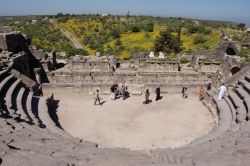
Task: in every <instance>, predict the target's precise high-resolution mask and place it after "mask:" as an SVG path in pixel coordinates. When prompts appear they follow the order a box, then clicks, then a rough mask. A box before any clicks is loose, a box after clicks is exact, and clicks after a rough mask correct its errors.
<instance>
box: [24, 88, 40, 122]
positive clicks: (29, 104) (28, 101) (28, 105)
mask: <svg viewBox="0 0 250 166" xmlns="http://www.w3.org/2000/svg"><path fill="white" fill-rule="evenodd" d="M26 93H28V94H27V98H26V102H25V104H26V109H27V112H28V114H29V115H30V117H31V118H32V122H33V123H35V124H36V125H39V120H38V119H37V117H36V116H35V114H34V113H33V111H32V100H33V96H34V92H30V91H27V92H26Z"/></svg>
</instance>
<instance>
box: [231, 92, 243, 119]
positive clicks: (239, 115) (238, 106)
mask: <svg viewBox="0 0 250 166" xmlns="http://www.w3.org/2000/svg"><path fill="white" fill-rule="evenodd" d="M228 97H229V99H230V100H231V102H232V103H233V105H234V107H235V108H236V110H237V115H236V120H237V122H239V123H243V122H245V121H246V117H247V110H246V107H245V106H244V104H243V101H242V100H241V99H240V97H239V96H238V95H237V94H236V93H235V92H233V91H229V93H228Z"/></svg>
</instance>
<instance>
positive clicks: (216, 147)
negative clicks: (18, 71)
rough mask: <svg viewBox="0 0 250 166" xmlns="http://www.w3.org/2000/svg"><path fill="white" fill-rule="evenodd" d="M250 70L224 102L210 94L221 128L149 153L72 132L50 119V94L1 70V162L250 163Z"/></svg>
mask: <svg viewBox="0 0 250 166" xmlns="http://www.w3.org/2000/svg"><path fill="white" fill-rule="evenodd" d="M249 74H250V73H248V74H246V76H245V77H244V79H242V80H240V81H239V83H238V84H237V85H236V86H235V89H233V90H230V91H229V94H228V96H226V97H225V99H224V100H222V101H218V100H217V98H216V97H214V96H213V95H212V94H210V95H211V96H210V98H211V101H212V102H211V103H208V104H211V105H212V106H214V107H216V108H217V111H218V114H219V124H218V127H217V128H215V129H214V130H213V131H211V132H210V133H208V134H207V135H206V136H204V137H202V138H200V139H197V140H196V141H194V142H193V143H191V144H190V145H187V146H184V147H180V148H177V149H157V150H151V151H149V152H148V153H145V152H141V151H135V152H132V151H129V150H128V149H121V148H115V149H101V148H98V145H97V144H95V143H91V142H86V141H83V140H80V139H77V138H74V137H72V136H70V135H69V134H67V133H66V132H64V131H63V130H61V129H60V128H58V127H57V126H56V123H55V122H54V121H53V120H52V118H51V117H50V112H49V111H50V110H49V107H48V98H46V97H37V96H34V95H33V93H32V92H30V90H29V89H28V88H26V87H25V85H24V84H23V83H22V82H21V81H20V80H18V79H16V78H15V77H13V75H11V73H10V72H9V71H0V96H1V98H4V99H5V100H6V105H7V109H8V111H9V113H10V116H3V118H0V165H1V164H2V165H25V166H26V165H69V166H73V165H84V166H85V165H86V166H88V165H101V166H113V165H114V166H118V165H119V166H123V165H126V166H132V165H133V166H134V165H136V166H137V165H141V166H149V165H155V166H160V165H164V166H165V165H167V166H236V165H237V166H238V165H239V166H247V165H250V164H249V163H250V123H249V122H248V119H249V105H250V103H249V99H250V91H249V90H250V86H249V85H250V75H249ZM12 109H13V110H14V111H13V110H12ZM8 111H7V112H8ZM11 117H13V118H11ZM83 127H84V126H83ZM190 132H192V131H190Z"/></svg>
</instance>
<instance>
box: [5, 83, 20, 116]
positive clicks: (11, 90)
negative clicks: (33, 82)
mask: <svg viewBox="0 0 250 166" xmlns="http://www.w3.org/2000/svg"><path fill="white" fill-rule="evenodd" d="M21 82H22V80H21V79H17V80H16V81H15V82H14V83H13V84H12V85H11V87H10V88H9V90H8V92H7V94H6V99H5V101H6V105H7V107H8V109H9V112H10V113H11V114H13V113H14V111H12V110H13V109H12V108H14V105H13V100H14V99H13V98H14V92H15V91H17V88H18V86H19V85H20V84H21Z"/></svg>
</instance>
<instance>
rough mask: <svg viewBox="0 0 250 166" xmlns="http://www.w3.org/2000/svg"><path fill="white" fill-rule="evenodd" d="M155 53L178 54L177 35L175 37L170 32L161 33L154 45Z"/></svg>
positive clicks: (179, 44)
mask: <svg viewBox="0 0 250 166" xmlns="http://www.w3.org/2000/svg"><path fill="white" fill-rule="evenodd" d="M154 47H155V51H156V52H160V51H162V52H166V53H172V52H174V53H178V52H180V51H181V42H180V40H179V38H178V35H177V36H175V35H173V34H172V33H171V31H170V30H166V31H161V32H160V36H158V37H157V38H156V40H155V43H154Z"/></svg>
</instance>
